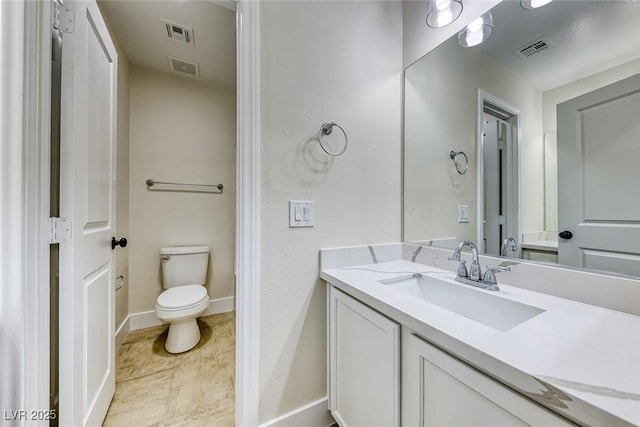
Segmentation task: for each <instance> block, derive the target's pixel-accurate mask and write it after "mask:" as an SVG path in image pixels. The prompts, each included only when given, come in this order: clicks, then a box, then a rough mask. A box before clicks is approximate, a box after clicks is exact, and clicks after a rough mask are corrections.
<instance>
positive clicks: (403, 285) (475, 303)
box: [380, 273, 545, 331]
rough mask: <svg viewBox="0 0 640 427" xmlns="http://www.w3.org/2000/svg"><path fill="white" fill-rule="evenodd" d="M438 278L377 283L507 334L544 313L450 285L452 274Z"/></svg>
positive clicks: (390, 280) (417, 277)
mask: <svg viewBox="0 0 640 427" xmlns="http://www.w3.org/2000/svg"><path fill="white" fill-rule="evenodd" d="M434 274H438V275H440V274H439V273H434ZM440 276H441V277H443V278H442V279H440V278H437V277H433V276H431V275H426V274H425V275H420V274H414V275H413V276H405V277H399V278H394V279H387V280H382V281H380V283H383V284H385V285H388V286H390V287H392V288H394V289H397V290H398V291H401V292H405V293H407V294H409V295H411V296H413V297H416V298H420V299H422V300H424V301H427V302H428V303H431V304H434V305H437V306H438V307H441V308H444V309H446V310H449V311H452V312H454V313H456V314H459V315H461V316H464V317H466V318H468V319H471V320H474V321H476V322H479V323H482V324H484V325H486V326H489V327H491V328H494V329H497V330H499V331H508V330H509V329H511V328H513V327H515V326H518V325H519V324H521V323H523V322H525V321H527V320H529V319H531V318H532V317H535V316H537V315H538V314H540V313H543V312H544V311H545V310H542V309H540V308H537V307H533V306H530V305H526V304H522V303H519V302H515V301H511V300H508V299H504V298H500V297H499V296H497V294H496V293H495V292H492V291H484V290H479V289H475V288H472V287H470V286H469V285H464V284H459V283H457V282H455V281H454V276H455V275H454V274H453V273H450V274H448V273H442V275H440ZM448 276H451V277H448Z"/></svg>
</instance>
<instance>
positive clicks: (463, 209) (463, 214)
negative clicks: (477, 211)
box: [458, 205, 469, 222]
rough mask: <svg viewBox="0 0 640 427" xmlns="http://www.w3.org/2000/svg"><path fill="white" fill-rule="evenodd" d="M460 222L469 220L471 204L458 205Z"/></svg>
mask: <svg viewBox="0 0 640 427" xmlns="http://www.w3.org/2000/svg"><path fill="white" fill-rule="evenodd" d="M458 222H469V206H468V205H459V206H458Z"/></svg>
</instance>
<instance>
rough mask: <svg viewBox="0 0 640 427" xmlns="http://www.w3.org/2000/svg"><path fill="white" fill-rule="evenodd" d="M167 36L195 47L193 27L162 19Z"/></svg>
mask: <svg viewBox="0 0 640 427" xmlns="http://www.w3.org/2000/svg"><path fill="white" fill-rule="evenodd" d="M162 22H163V24H164V26H165V30H166V31H167V37H169V38H170V39H171V40H174V41H176V42H179V43H182V44H186V45H188V46H191V47H193V28H189V27H187V26H184V25H181V24H176V23H175V22H171V21H167V20H166V19H162Z"/></svg>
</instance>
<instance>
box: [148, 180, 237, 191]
mask: <svg viewBox="0 0 640 427" xmlns="http://www.w3.org/2000/svg"><path fill="white" fill-rule="evenodd" d="M156 184H164V185H179V186H183V187H215V188H217V189H218V190H220V191H222V189H223V188H224V185H222V184H189V183H184V182H164V181H155V180H153V179H148V180H147V187H149V188H151V187H153V186H154V185H156Z"/></svg>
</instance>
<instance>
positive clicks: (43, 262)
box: [0, 0, 260, 427]
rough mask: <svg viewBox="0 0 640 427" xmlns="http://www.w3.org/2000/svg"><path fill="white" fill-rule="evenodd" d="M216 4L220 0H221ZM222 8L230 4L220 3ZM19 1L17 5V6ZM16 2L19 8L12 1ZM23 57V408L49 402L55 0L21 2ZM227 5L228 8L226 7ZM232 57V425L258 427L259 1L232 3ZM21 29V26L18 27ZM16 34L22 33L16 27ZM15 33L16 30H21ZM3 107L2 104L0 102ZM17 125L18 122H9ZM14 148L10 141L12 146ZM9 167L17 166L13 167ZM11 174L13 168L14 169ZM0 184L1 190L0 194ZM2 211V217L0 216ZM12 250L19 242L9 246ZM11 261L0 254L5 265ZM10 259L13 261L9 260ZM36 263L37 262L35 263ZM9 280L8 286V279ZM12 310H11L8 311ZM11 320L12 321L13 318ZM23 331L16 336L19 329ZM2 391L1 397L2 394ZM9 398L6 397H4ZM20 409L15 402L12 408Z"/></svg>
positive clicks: (16, 222) (18, 221)
mask: <svg viewBox="0 0 640 427" xmlns="http://www.w3.org/2000/svg"><path fill="white" fill-rule="evenodd" d="M218 3H219V4H220V2H218ZM224 3H225V4H224V5H225V7H230V6H232V4H231V3H229V2H224ZM18 5H19V4H18ZM17 7H20V6H17ZM23 7H24V11H23V13H24V18H25V19H24V23H25V24H24V25H25V26H24V27H22V25H21V23H17V24H16V25H19V26H20V28H32V29H34V30H33V31H26V32H24V34H25V36H24V40H23V42H24V45H21V46H17V47H16V50H17V51H18V54H22V55H24V63H19V64H15V68H16V70H14V71H16V72H17V73H18V74H17V75H18V76H20V75H22V74H23V73H22V72H23V71H26V73H25V74H24V76H25V80H24V83H23V88H24V101H23V105H22V107H23V108H22V111H23V112H24V116H23V117H21V118H20V119H19V120H21V121H22V124H23V126H22V128H23V129H24V134H23V135H21V138H20V139H17V138H16V139H15V141H14V140H12V142H14V144H13V145H12V147H13V148H15V149H18V150H20V151H21V152H22V159H23V161H22V163H21V168H22V169H21V171H22V186H23V187H22V188H23V197H22V204H20V205H19V206H11V213H12V215H10V216H9V218H8V219H7V220H6V224H5V219H3V224H2V227H3V228H4V227H6V228H12V227H16V229H20V230H22V234H21V235H22V240H21V241H20V242H17V243H18V247H20V244H21V248H22V249H21V253H20V255H17V256H16V257H12V259H13V258H17V257H18V256H19V259H21V262H20V266H21V269H20V271H21V272H22V273H21V274H20V271H15V270H17V269H15V268H12V269H10V270H11V271H9V277H14V278H16V281H19V283H18V284H16V285H15V286H20V289H19V290H18V291H17V293H18V294H20V297H21V303H22V307H24V309H23V311H22V312H20V310H17V311H16V314H15V315H14V317H21V319H19V320H22V321H23V323H22V324H23V330H22V331H15V333H16V334H21V336H22V337H23V340H24V342H22V343H21V344H22V348H21V349H19V351H18V355H19V356H20V357H19V360H16V361H15V362H14V363H15V366H14V368H15V369H16V370H17V371H18V373H17V374H16V375H18V377H19V378H22V381H20V383H21V384H20V385H19V386H18V387H17V389H16V394H17V395H18V396H17V398H18V401H17V402H16V403H17V404H20V406H21V408H28V409H36V410H40V409H42V410H46V409H47V408H48V407H49V301H50V296H49V243H48V239H49V229H48V217H49V197H50V188H49V185H50V180H51V179H50V166H49V161H50V155H51V153H50V118H49V117H50V111H51V105H50V92H51V75H50V63H51V49H50V42H51V41H50V38H49V35H50V27H49V26H50V22H51V7H52V1H43V2H24V3H23ZM230 8H232V7H230ZM235 9H236V35H237V37H236V61H237V159H236V165H237V170H236V182H237V202H236V203H237V205H236V425H237V426H239V427H255V426H257V425H258V420H259V418H258V417H259V412H258V409H259V389H260V388H259V361H260V357H259V351H260V335H259V334H260V317H259V316H260V314H259V308H260V95H259V94H260V43H259V41H260V40H259V39H260V21H259V20H260V16H259V12H260V10H259V2H256V1H252V0H238V2H237V3H236V8H235ZM16 32H18V31H16ZM20 32H21V31H20ZM18 33H19V32H18ZM3 107H4V106H3ZM14 124H15V123H14ZM14 146H15V147H14ZM12 167H16V166H15V165H12ZM14 175H15V174H14ZM4 190H5V188H4V187H3V188H2V191H3V192H4ZM8 190H9V189H8ZM3 217H4V215H3ZM13 249H14V250H15V249H16V246H13ZM12 259H7V260H0V261H1V262H2V267H3V269H4V268H5V266H7V267H13V266H12V265H11V264H10V263H11V261H12ZM14 261H15V260H14ZM34 267H35V268H34ZM12 286H13V285H12ZM12 315H13V313H12ZM12 320H13V319H12ZM18 336H20V335H18ZM3 397H4V396H3ZM7 401H9V400H7ZM15 409H19V408H15Z"/></svg>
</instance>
